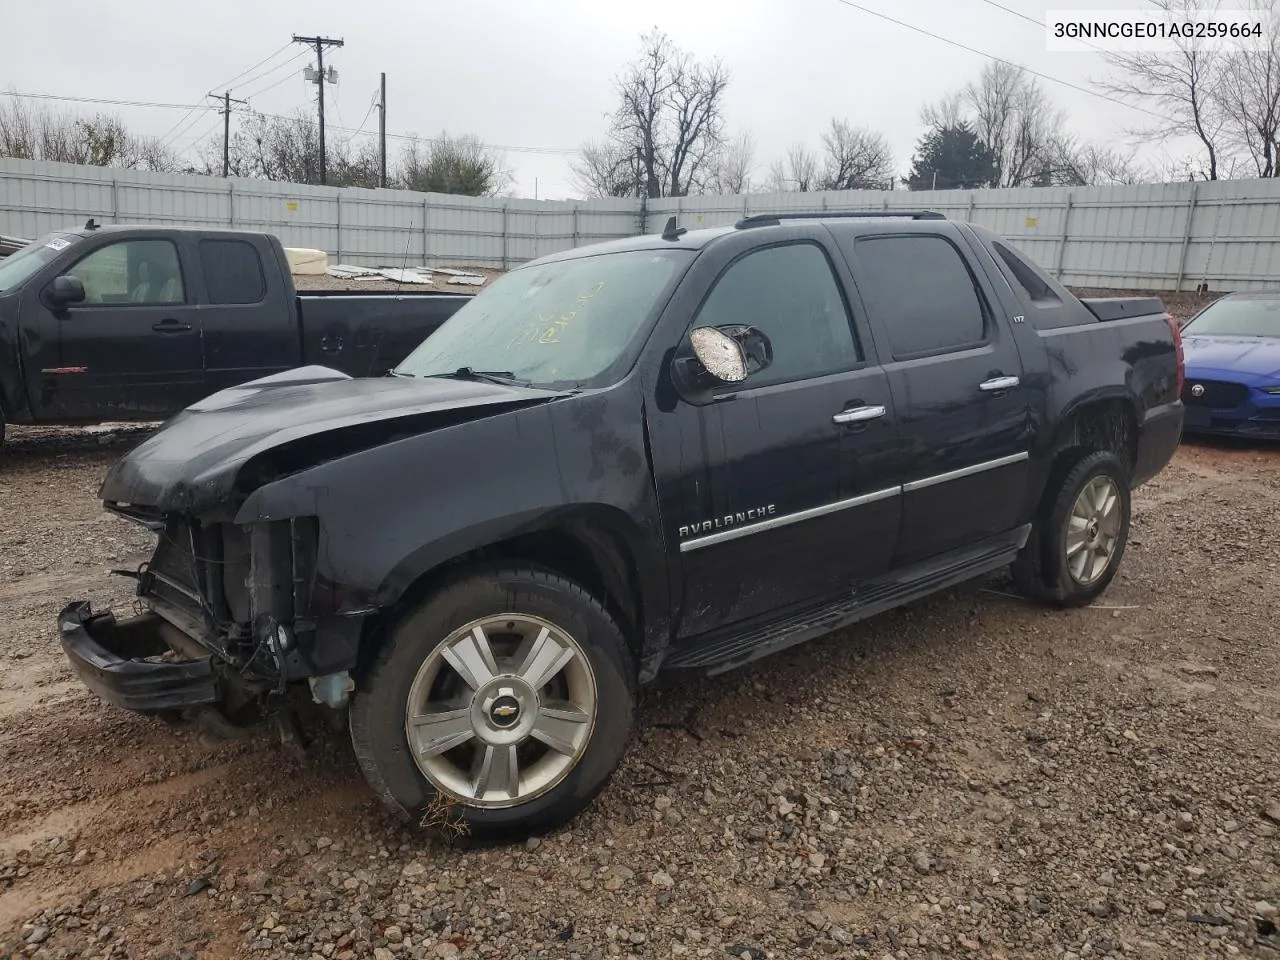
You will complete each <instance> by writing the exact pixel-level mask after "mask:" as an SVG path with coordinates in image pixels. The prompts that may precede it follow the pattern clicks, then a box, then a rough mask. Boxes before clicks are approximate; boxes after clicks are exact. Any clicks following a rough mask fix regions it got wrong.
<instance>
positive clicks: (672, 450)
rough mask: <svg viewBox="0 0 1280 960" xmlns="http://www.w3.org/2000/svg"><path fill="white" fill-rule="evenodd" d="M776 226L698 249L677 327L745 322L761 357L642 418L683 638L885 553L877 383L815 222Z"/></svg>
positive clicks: (808, 594)
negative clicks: (715, 387) (773, 240)
mask: <svg viewBox="0 0 1280 960" xmlns="http://www.w3.org/2000/svg"><path fill="white" fill-rule="evenodd" d="M783 229H784V230H785V231H786V233H787V234H788V235H789V236H792V237H794V238H795V239H792V240H791V241H790V242H780V243H778V244H776V245H771V246H768V247H764V248H759V247H755V249H751V248H752V247H753V246H754V244H752V243H751V241H754V240H755V239H756V238H754V237H743V238H742V239H741V241H740V242H737V243H733V242H729V243H723V244H719V245H717V247H715V248H713V250H712V251H710V252H709V253H708V254H706V255H704V256H706V257H709V258H712V259H709V260H705V261H704V260H700V261H699V268H700V271H701V272H700V278H701V280H702V281H703V282H705V283H706V284H707V285H708V286H709V287H710V290H709V292H708V293H706V295H705V298H704V299H702V300H701V306H700V307H699V308H698V309H697V311H696V314H695V316H694V319H693V321H692V323H691V324H690V328H692V327H693V326H721V325H726V324H750V325H752V326H755V327H757V328H758V329H760V330H761V331H763V332H764V333H765V334H766V335H767V336H768V337H769V339H770V341H771V344H772V347H773V362H772V364H771V365H770V366H769V367H767V368H765V369H764V370H762V371H760V372H759V373H757V374H755V375H753V376H752V377H751V378H749V379H748V380H747V381H745V382H744V383H742V384H739V385H736V386H732V387H728V386H727V387H726V388H724V389H723V390H721V391H719V393H718V395H717V396H716V397H715V399H714V401H713V402H710V403H706V404H701V405H694V404H691V403H687V402H684V401H680V402H678V403H676V404H675V406H674V408H673V409H671V410H670V411H669V412H667V413H663V412H660V411H657V410H655V411H653V412H652V413H651V415H650V430H651V433H652V434H653V438H654V444H655V456H654V459H655V463H657V464H658V483H659V495H660V498H661V501H662V508H663V515H664V516H663V519H664V522H665V524H666V526H667V536H668V542H669V543H670V544H672V549H673V550H675V551H678V557H675V558H673V560H674V561H675V563H676V564H677V565H678V569H679V570H680V574H681V580H682V583H681V584H678V585H677V590H678V592H677V595H678V596H680V597H681V598H682V613H681V617H680V621H679V624H678V626H677V631H678V634H679V635H680V636H684V637H688V636H693V635H698V634H703V633H707V632H710V631H713V630H716V629H717V628H720V627H724V626H729V625H732V624H740V623H745V622H746V621H750V620H752V619H753V618H757V617H760V616H762V615H765V614H772V613H775V612H781V611H785V610H787V609H788V608H795V609H799V608H803V607H805V606H809V605H814V604H818V603H821V602H824V601H826V600H828V599H833V598H837V597H840V596H842V595H843V596H848V593H849V591H850V590H851V588H852V585H853V584H854V583H855V582H856V581H857V579H859V578H860V577H863V576H867V575H870V574H874V573H879V572H882V570H883V569H884V568H885V567H886V566H887V565H888V563H889V561H890V559H891V557H892V552H893V546H894V543H895V540H896V535H897V528H898V522H899V497H898V494H897V489H896V485H895V479H894V463H893V457H894V449H893V438H894V416H893V403H892V400H891V398H890V395H889V387H888V382H887V380H886V378H885V375H884V372H883V371H882V370H881V369H880V368H879V367H877V366H875V365H874V364H873V363H870V362H869V361H868V358H867V357H866V355H865V354H864V353H863V351H862V349H861V348H860V346H859V339H858V337H857V336H856V335H855V330H854V324H853V319H852V317H851V314H850V311H849V308H848V305H847V297H846V295H845V289H844V285H843V283H842V282H841V279H840V277H839V275H838V274H837V271H836V270H835V268H834V260H833V254H835V251H834V250H832V249H831V247H830V235H829V234H827V233H825V232H824V231H822V230H821V229H820V228H815V227H814V226H813V225H803V226H794V227H791V226H789V227H786V228H783ZM744 250H745V251H746V252H744ZM737 254H743V255H740V256H739V255H737ZM686 335H687V331H686ZM854 411H857V412H854Z"/></svg>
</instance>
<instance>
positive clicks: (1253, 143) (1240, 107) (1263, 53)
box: [1216, 0, 1280, 177]
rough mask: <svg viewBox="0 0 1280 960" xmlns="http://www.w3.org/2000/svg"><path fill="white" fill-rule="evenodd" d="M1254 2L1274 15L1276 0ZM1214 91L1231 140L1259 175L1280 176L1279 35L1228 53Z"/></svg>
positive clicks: (1259, 9) (1267, 14) (1264, 12)
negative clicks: (1262, 44)
mask: <svg viewBox="0 0 1280 960" xmlns="http://www.w3.org/2000/svg"><path fill="white" fill-rule="evenodd" d="M1250 7H1251V9H1253V10H1254V11H1255V12H1257V13H1259V14H1261V15H1262V16H1264V17H1267V18H1268V19H1274V17H1275V15H1276V7H1277V3H1276V0H1253V2H1252V3H1251V4H1250ZM1216 97H1217V99H1219V100H1220V101H1221V105H1222V110H1223V113H1224V115H1225V118H1226V131H1225V132H1226V140H1227V144H1228V146H1229V147H1231V148H1234V149H1236V150H1240V151H1243V152H1244V153H1245V154H1247V155H1248V157H1249V159H1250V161H1251V162H1252V164H1253V167H1254V170H1255V171H1256V172H1257V176H1259V177H1280V39H1277V37H1276V36H1275V34H1271V35H1270V38H1269V40H1268V43H1267V45H1266V47H1265V48H1264V49H1261V50H1255V49H1247V50H1241V51H1238V52H1236V53H1235V55H1234V56H1231V57H1228V58H1226V59H1225V61H1224V63H1223V66H1222V77H1221V82H1220V83H1219V85H1218V87H1217V89H1216Z"/></svg>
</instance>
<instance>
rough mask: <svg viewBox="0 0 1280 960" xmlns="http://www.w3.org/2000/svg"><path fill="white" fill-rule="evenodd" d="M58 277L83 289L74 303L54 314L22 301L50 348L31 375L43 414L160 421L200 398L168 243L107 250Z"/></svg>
mask: <svg viewBox="0 0 1280 960" xmlns="http://www.w3.org/2000/svg"><path fill="white" fill-rule="evenodd" d="M63 272H64V273H67V274H70V275H72V276H74V277H77V278H79V280H80V281H81V282H82V283H83V284H84V289H85V300H84V302H83V303H78V304H73V305H72V306H70V307H69V308H67V309H66V310H65V311H62V312H60V313H57V314H53V313H50V312H49V311H48V309H47V308H46V307H44V306H43V305H42V304H40V303H39V301H38V298H32V300H31V301H30V303H29V308H30V309H34V310H37V311H39V312H40V313H41V314H42V315H41V316H40V321H39V328H40V329H41V330H43V331H47V332H49V333H52V334H53V335H54V337H56V342H57V345H58V348H57V358H56V361H52V362H47V365H46V364H42V369H41V371H40V373H41V378H42V386H41V394H42V399H43V400H44V401H45V403H47V404H48V405H47V406H44V404H42V406H44V409H46V410H49V411H50V412H51V414H52V415H53V416H56V417H62V418H66V419H68V420H77V419H85V420H95V419H102V420H110V419H112V418H115V417H119V418H120V419H139V418H141V417H151V416H154V417H157V418H160V417H164V416H166V415H168V414H170V413H173V412H174V411H176V410H180V409H182V408H183V407H185V406H187V405H189V404H191V403H193V402H195V401H196V400H198V399H199V398H200V396H201V393H202V389H203V386H204V357H203V353H202V350H201V345H200V320H199V316H198V313H199V311H198V309H197V308H196V306H195V305H194V303H191V302H189V301H191V300H192V299H193V298H192V297H190V296H189V295H188V289H187V288H188V283H187V281H186V278H185V277H184V274H183V270H182V264H181V261H180V258H179V256H178V250H177V247H176V246H175V245H174V244H173V243H172V242H171V241H169V240H166V239H130V240H121V241H118V242H116V243H108V244H106V245H104V246H100V247H98V248H97V249H95V250H94V251H92V252H91V253H89V254H87V255H86V256H84V257H82V258H81V259H80V260H78V261H77V262H76V263H75V264H74V265H73V266H72V267H71V268H70V269H68V270H65V271H63ZM45 356H46V357H47V356H48V354H47V353H46V354H45Z"/></svg>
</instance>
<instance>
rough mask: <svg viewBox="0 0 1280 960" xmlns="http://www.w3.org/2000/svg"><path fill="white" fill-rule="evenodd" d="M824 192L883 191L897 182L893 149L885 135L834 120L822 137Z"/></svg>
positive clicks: (843, 121)
mask: <svg viewBox="0 0 1280 960" xmlns="http://www.w3.org/2000/svg"><path fill="white" fill-rule="evenodd" d="M822 145H823V147H824V149H825V150H826V165H825V167H824V169H823V172H822V181H821V184H820V187H819V188H820V189H822V190H883V189H884V188H885V187H886V186H887V185H892V182H893V179H894V165H893V148H892V147H890V146H889V141H888V140H886V139H885V137H884V136H883V135H882V134H879V133H875V132H874V131H872V130H867V129H865V128H862V127H854V126H851V125H850V124H849V122H848V121H847V120H832V121H831V127H830V129H829V130H827V132H826V133H824V134H823V135H822Z"/></svg>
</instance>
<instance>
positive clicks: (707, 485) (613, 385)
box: [59, 212, 1184, 836]
mask: <svg viewBox="0 0 1280 960" xmlns="http://www.w3.org/2000/svg"><path fill="white" fill-rule="evenodd" d="M1183 369H1184V368H1183V358H1182V353H1181V341H1180V338H1179V331H1178V327H1177V324H1176V323H1174V321H1173V319H1172V318H1171V317H1170V316H1169V315H1168V314H1167V313H1165V311H1164V309H1163V307H1162V304H1161V303H1160V301H1159V300H1157V299H1154V298H1145V297H1144V298H1132V299H1114V300H1110V299H1097V300H1092V299H1091V300H1084V301H1081V300H1079V299H1077V298H1076V297H1074V296H1072V294H1071V293H1070V292H1069V291H1067V290H1066V289H1065V288H1063V287H1062V286H1061V285H1059V284H1058V283H1056V282H1055V281H1054V280H1052V279H1051V278H1050V277H1048V276H1047V275H1046V274H1045V273H1044V271H1043V270H1041V269H1040V268H1039V267H1037V266H1036V265H1035V264H1034V263H1032V262H1031V261H1030V260H1028V259H1026V258H1025V257H1023V256H1022V255H1021V254H1019V253H1018V252H1017V251H1015V250H1014V249H1013V248H1012V247H1011V246H1009V245H1008V244H1007V243H1005V242H1004V241H1002V240H1001V239H1000V238H999V237H997V236H994V235H993V234H991V233H989V232H988V231H986V230H983V229H981V228H978V227H976V226H971V225H968V224H964V223H952V222H947V221H946V220H944V219H942V218H941V217H939V216H938V215H936V214H932V215H931V214H928V213H926V212H916V213H911V212H904V213H903V214H899V215H894V214H892V213H887V212H886V213H877V214H874V215H870V216H862V217H856V216H847V215H846V216H838V215H831V216H826V217H824V216H797V215H780V216H776V217H767V216H757V217H750V218H747V219H745V220H743V221H741V222H739V223H738V224H737V225H735V226H730V227H722V228H716V229H707V230H697V231H693V232H688V233H686V232H684V231H682V230H680V229H678V228H677V227H676V226H675V224H674V221H673V222H672V223H671V224H669V225H668V229H667V230H666V231H664V233H663V234H662V235H661V236H646V237H636V238H631V239H627V240H621V241H616V242H611V243H607V244H597V245H595V246H590V247H584V248H580V249H577V250H573V251H569V252H565V253H561V254H556V255H554V256H551V257H545V258H543V259H541V260H538V261H534V262H532V263H528V264H525V265H522V266H520V267H518V268H517V269H515V270H513V271H511V272H510V273H508V274H506V275H505V276H503V277H500V278H499V279H498V280H496V281H495V282H494V283H493V285H492V286H491V287H489V288H488V289H486V290H484V291H483V292H482V293H480V294H479V295H478V296H476V297H475V299H474V300H473V301H471V302H470V303H468V304H467V305H466V306H464V307H463V308H462V309H461V310H460V311H459V312H458V313H457V314H455V315H454V316H453V317H451V318H450V319H449V320H448V321H446V322H445V324H444V325H443V326H442V327H441V328H440V329H439V330H438V331H436V332H435V333H434V334H433V335H432V336H431V337H429V338H428V339H427V340H425V341H424V342H423V344H422V345H421V346H420V347H419V348H418V349H416V350H415V351H413V353H411V354H410V355H409V356H408V357H407V358H406V359H405V360H404V361H403V362H402V363H400V364H399V365H398V366H397V367H396V369H395V371H393V372H394V374H395V375H394V376H390V377H377V378H364V379H359V378H355V379H353V378H351V377H349V376H346V375H345V374H342V373H340V372H337V371H327V370H324V369H316V368H309V369H306V370H296V371H291V372H288V373H284V374H280V375H278V376H276V377H273V378H271V379H270V380H266V381H258V382H255V383H251V384H246V385H244V386H241V387H239V388H237V389H234V390H226V391H223V392H222V393H220V394H217V395H215V396H212V397H209V398H207V399H205V400H203V401H201V402H200V403H198V404H196V405H194V406H193V407H191V408H190V409H188V410H186V411H184V412H183V413H181V414H179V415H178V416H177V417H175V418H174V419H172V420H171V421H169V423H168V424H166V425H165V426H164V427H163V428H162V429H161V430H160V431H159V432H158V433H156V434H154V435H153V436H151V437H150V438H148V439H147V440H146V441H144V442H143V443H142V444H141V445H139V446H138V447H137V448H136V449H134V450H132V451H131V452H130V453H129V454H128V455H126V456H125V457H124V458H123V459H121V460H120V461H119V462H118V463H117V464H116V465H115V466H113V467H112V469H111V470H110V472H109V473H108V474H107V476H106V478H105V480H104V482H103V485H102V488H101V491H100V495H101V497H102V499H103V500H104V502H105V505H106V507H107V508H108V509H110V510H113V511H115V512H117V513H119V514H121V515H123V516H126V517H128V518H130V519H132V520H134V521H136V522H139V523H141V524H144V525H145V526H146V527H148V528H149V529H151V530H154V531H156V533H157V534H158V536H157V545H156V550H155V553H154V555H153V557H152V559H151V561H150V563H149V564H147V565H146V566H145V567H144V568H143V569H142V570H140V571H138V572H137V574H136V576H137V579H138V586H137V592H138V595H139V597H140V599H141V603H142V605H143V608H144V610H145V612H143V613H142V614H141V615H139V616H129V617H127V618H125V617H121V618H120V619H119V620H117V619H116V617H115V616H114V615H113V614H112V613H111V612H110V611H102V612H94V611H93V610H92V609H91V608H90V606H89V604H88V603H87V602H84V601H78V602H73V603H71V604H69V605H68V606H67V607H66V608H65V609H64V611H63V613H62V615H61V617H60V619H59V630H60V635H61V637H62V643H63V647H64V649H65V651H66V653H67V656H68V657H69V659H70V662H71V664H72V666H73V667H74V669H75V670H76V672H77V673H78V674H79V675H80V677H81V678H83V680H84V681H85V682H86V683H87V684H88V685H89V687H90V688H91V689H93V690H95V691H97V692H98V693H99V694H100V695H101V696H102V697H104V698H106V699H107V700H108V701H110V702H112V703H115V704H117V705H119V706H121V707H126V708H130V709H134V710H140V711H143V712H151V713H161V714H166V713H167V714H173V713H184V714H185V715H186V716H188V717H190V718H192V719H197V720H198V719H199V718H203V719H204V720H205V722H206V723H208V724H211V725H212V728H213V729H216V728H217V727H218V725H220V724H223V723H226V722H227V721H228V720H230V721H232V722H236V723H239V722H247V721H249V720H255V719H259V718H261V717H263V716H273V715H274V716H276V717H278V718H279V717H287V716H288V713H287V712H285V711H284V710H283V709H282V707H283V704H284V703H286V702H287V701H286V700H285V698H284V697H282V696H281V694H282V692H284V691H287V690H288V689H289V688H290V687H291V686H292V687H293V688H295V689H298V690H300V691H303V692H305V691H306V690H307V686H309V687H310V693H311V695H312V697H313V698H314V699H315V700H316V701H318V702H320V703H323V704H325V705H327V706H329V707H332V708H334V709H338V710H344V709H347V710H349V722H350V729H351V735H352V738H353V741H354V743H355V750H356V756H357V757H358V759H359V762H360V765H361V768H362V769H363V771H364V773H365V775H366V776H367V778H368V780H369V782H370V783H371V784H372V785H373V787H374V788H375V790H376V791H377V793H378V794H379V796H381V797H382V799H383V800H385V801H386V802H387V803H388V804H389V805H390V806H391V807H392V808H393V809H397V810H400V811H402V812H404V813H405V814H407V815H411V816H413V817H415V818H420V817H421V815H422V813H423V812H424V811H425V810H427V809H428V808H430V807H431V805H432V804H434V803H436V802H437V801H439V800H442V799H443V800H444V801H445V802H446V803H447V804H449V805H450V809H453V810H456V812H458V813H459V814H460V815H461V816H462V817H464V818H465V820H466V821H467V823H468V824H469V825H470V828H471V829H472V831H473V833H474V834H475V835H477V836H479V835H486V836H496V835H503V834H512V833H517V834H518V833H528V832H536V831H546V830H549V829H552V828H553V827H554V826H555V825H556V824H560V823H562V822H563V821H564V820H566V819H567V818H568V817H570V816H572V815H573V814H574V813H575V812H576V811H578V810H580V809H582V807H583V806H584V805H585V804H587V803H588V802H589V801H590V800H591V798H592V797H593V796H594V795H595V794H596V793H597V792H598V791H599V790H600V789H601V787H602V786H603V785H604V783H605V782H606V781H607V780H608V778H609V776H610V774H611V773H612V771H613V770H614V769H615V766H616V765H617V763H618V762H619V759H620V758H621V756H622V753H623V750H624V748H625V745H626V743H627V739H628V736H629V733H630V730H631V725H632V718H633V706H634V702H635V694H636V689H637V686H638V685H639V684H642V683H647V682H648V681H650V680H652V679H653V678H654V677H655V676H656V675H657V674H658V673H659V671H663V670H681V671H696V672H699V673H704V672H710V673H716V672H720V671H723V670H727V669H730V668H733V667H737V666H739V665H741V664H744V663H747V662H749V661H751V660H754V659H756V658H758V657H763V656H766V655H768V654H772V653H774V652H776V651H778V650H782V649H784V648H786V647H788V646H791V645H792V644H796V643H799V642H801V641H804V640H808V639H810V638H813V637H816V636H819V635H820V634H823V633H827V632H829V631H832V630H835V629H837V628H840V627H843V626H845V625H848V624H850V623H853V622H855V621H858V620H862V619H865V618H867V617H871V616H875V615H877V614H880V613H883V612H884V611H886V610H889V609H891V608H893V607H896V606H899V605H901V604H905V603H909V602H911V601H913V600H916V599H919V598H921V597H924V596H926V595H928V594H931V593H935V592H936V591H939V590H944V589H946V588H948V587H951V586H954V585H956V584H959V583H961V582H963V581H966V580H971V579H973V578H976V577H981V576H984V575H986V574H989V573H993V572H996V571H999V570H1002V569H1004V568H1011V569H1012V573H1013V576H1014V579H1015V580H1016V582H1017V584H1018V586H1019V587H1020V588H1021V589H1022V590H1023V591H1024V592H1025V593H1026V594H1028V595H1029V596H1031V597H1034V598H1036V599H1038V600H1041V601H1044V602H1046V603H1049V604H1052V605H1056V606H1059V607H1072V606H1080V605H1083V604H1088V603H1090V602H1091V601H1093V600H1094V599H1095V598H1097V597H1098V596H1100V595H1101V594H1102V593H1103V591H1105V590H1106V589H1107V586H1108V584H1109V583H1110V582H1111V580H1112V578H1113V577H1114V576H1115V575H1116V572H1117V570H1118V569H1119V567H1120V563H1121V559H1122V557H1123V556H1124V552H1125V543H1126V540H1127V537H1128V532H1129V502H1130V501H1129V495H1130V491H1131V490H1132V489H1134V488H1135V487H1137V486H1139V485H1140V484H1142V483H1144V482H1146V481H1147V480H1149V479H1150V478H1151V477H1153V476H1155V475H1156V474H1157V473H1159V472H1160V471H1161V470H1162V469H1163V468H1164V466H1165V464H1166V463H1168V461H1169V459H1170V458H1171V457H1172V455H1173V453H1174V451H1175V449H1176V448H1177V446H1178V441H1179V439H1180V435H1181V431H1182V422H1183V408H1182V403H1181V401H1180V400H1179V396H1180V391H1181V388H1182V378H1183ZM1089 628H1090V626H1089V624H1087V623H1082V624H1081V629H1089ZM890 629H891V627H890ZM975 642H977V643H981V642H982V637H981V635H980V634H979V635H978V636H977V637H976V638H975ZM166 653H167V654H168V656H169V659H161V658H162V657H163V656H165V655H166ZM175 653H176V654H177V658H176V659H173V655H174V654H175ZM938 656H939V657H944V658H945V657H946V656H947V653H946V651H938ZM760 679H761V680H762V681H764V682H767V681H768V674H767V673H761V674H760ZM746 709H749V708H746ZM286 726H287V724H286Z"/></svg>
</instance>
